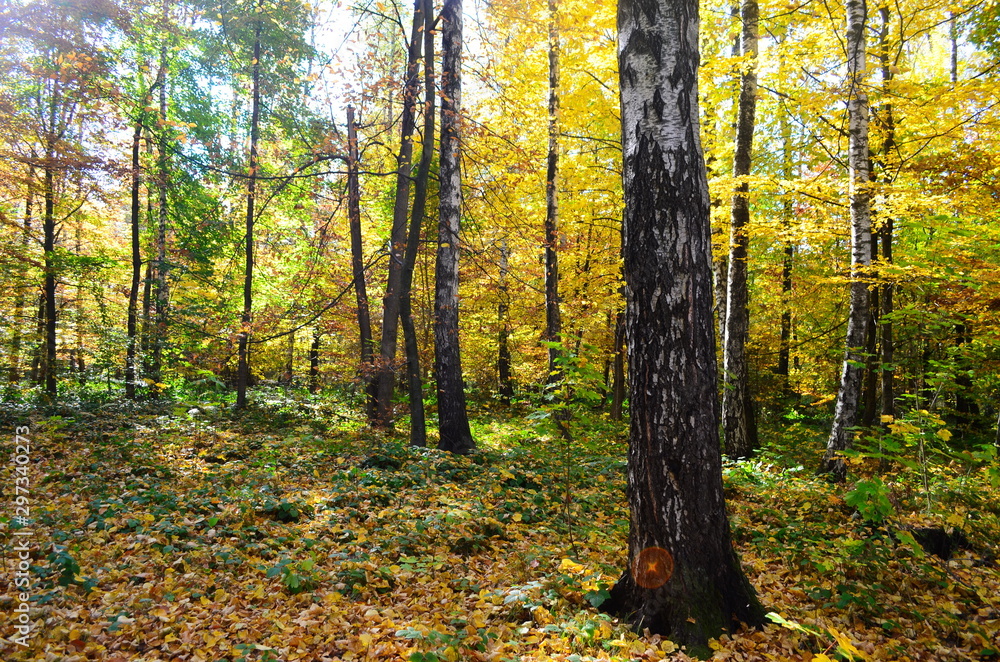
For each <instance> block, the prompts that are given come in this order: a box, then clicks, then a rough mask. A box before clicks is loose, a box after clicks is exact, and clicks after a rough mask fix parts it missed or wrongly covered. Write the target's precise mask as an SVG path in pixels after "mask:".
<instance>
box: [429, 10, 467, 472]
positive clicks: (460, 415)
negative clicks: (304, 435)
mask: <svg viewBox="0 0 1000 662" xmlns="http://www.w3.org/2000/svg"><path fill="white" fill-rule="evenodd" d="M441 39H442V43H443V56H442V66H441V166H440V167H441V170H440V179H441V189H440V198H441V200H440V207H439V212H440V213H439V218H438V247H437V263H436V267H435V273H434V275H435V290H434V349H435V361H434V373H435V376H436V378H437V396H438V429H439V431H440V441H439V442H438V448H440V449H441V450H447V451H451V452H453V453H467V452H469V451H470V450H472V449H473V448H475V446H476V443H475V441H474V440H473V438H472V432H471V431H470V429H469V416H468V413H467V411H466V407H465V382H464V381H463V379H462V354H461V350H460V348H459V341H458V328H459V325H458V258H459V252H460V239H459V230H460V221H461V209H462V174H461V168H460V160H461V144H460V124H461V122H460V119H461V115H460V113H461V94H462V79H461V67H462V0H445V3H444V8H443V9H442V10H441Z"/></svg>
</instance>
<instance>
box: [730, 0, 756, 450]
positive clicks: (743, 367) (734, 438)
mask: <svg viewBox="0 0 1000 662" xmlns="http://www.w3.org/2000/svg"><path fill="white" fill-rule="evenodd" d="M757 14H758V8H757V0H743V4H742V8H741V14H740V15H741V22H742V25H743V33H742V39H741V43H742V55H743V58H744V61H743V63H742V67H741V70H742V73H741V75H740V94H739V100H738V104H737V105H738V109H739V110H738V117H737V124H736V153H735V155H734V158H733V161H734V167H733V174H734V175H735V176H736V177H737V178H741V177H742V178H744V180H743V181H740V182H739V183H738V184H737V186H736V192H735V193H734V195H733V202H732V219H731V222H730V226H729V227H730V236H729V274H728V283H727V287H726V323H725V336H724V338H723V375H724V380H725V381H724V385H723V391H722V425H723V430H724V437H725V445H726V455H728V456H729V457H732V458H739V457H747V456H748V455H750V454H751V453H752V452H753V451H754V450H755V449H756V448H757V445H758V442H757V423H756V420H755V418H754V411H753V400H752V399H751V395H750V378H749V374H748V372H749V371H748V368H747V358H746V346H747V338H748V336H749V334H750V328H749V327H750V319H749V317H750V311H749V307H748V301H747V299H748V296H749V292H748V286H747V268H748V265H747V260H748V253H749V251H748V249H749V246H750V238H749V236H748V234H747V233H748V231H749V228H748V225H749V224H750V200H749V195H750V184H749V183H748V182H747V181H746V179H745V178H746V177H748V176H749V175H750V161H751V153H752V147H753V132H754V121H755V116H756V109H757V73H756V67H757V19H758V17H757Z"/></svg>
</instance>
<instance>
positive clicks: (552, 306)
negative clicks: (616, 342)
mask: <svg viewBox="0 0 1000 662" xmlns="http://www.w3.org/2000/svg"><path fill="white" fill-rule="evenodd" d="M548 2H549V151H548V156H547V157H546V170H545V340H547V341H548V342H550V343H557V342H559V341H560V339H561V338H560V334H561V332H562V318H561V315H560V310H559V254H558V253H557V252H556V249H557V248H558V246H559V0H548ZM559 354H560V348H559V347H557V346H552V345H550V346H549V373H548V375H547V377H546V380H545V381H546V382H547V383H550V384H551V383H553V382H555V381H557V379H558V377H559V368H558V360H559Z"/></svg>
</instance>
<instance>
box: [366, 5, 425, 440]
mask: <svg viewBox="0 0 1000 662" xmlns="http://www.w3.org/2000/svg"><path fill="white" fill-rule="evenodd" d="M423 28H424V12H423V0H415V4H414V7H413V28H412V30H411V32H410V48H409V51H408V54H407V58H406V84H405V87H404V90H403V116H402V118H401V119H400V138H399V156H398V157H397V158H396V197H395V201H394V204H393V210H392V231H391V235H390V239H389V244H390V245H389V277H388V280H387V282H386V286H385V298H384V299H383V300H382V302H383V303H382V342H381V357H380V359H379V363H378V373H377V377H376V380H375V381H376V384H377V387H376V388H377V390H376V399H375V403H376V404H375V420H374V423H375V424H376V425H377V426H379V427H382V428H391V427H392V419H393V414H392V392H393V390H394V388H395V385H396V366H395V362H396V341H397V338H398V335H399V308H400V298H401V297H402V293H403V271H404V261H405V259H406V258H405V255H406V238H407V224H406V221H407V218H408V217H409V213H408V212H409V210H410V169H411V165H412V163H413V132H414V130H415V128H416V106H417V94H418V93H419V90H420V76H419V72H420V50H421V38H420V37H421V34H420V33H421V31H422V30H423Z"/></svg>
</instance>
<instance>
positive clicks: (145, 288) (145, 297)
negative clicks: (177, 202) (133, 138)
mask: <svg viewBox="0 0 1000 662" xmlns="http://www.w3.org/2000/svg"><path fill="white" fill-rule="evenodd" d="M153 142H154V140H153V135H152V132H150V130H149V128H148V127H147V128H146V154H147V156H148V157H149V159H150V161H152V158H153ZM148 179H149V178H147V182H146V218H147V219H152V218H153V217H154V213H153V212H154V204H153V187H152V186H150V184H149V180H148ZM147 222H148V221H147ZM155 262H156V260H155V259H154V258H153V257H152V256H150V257H147V259H146V273H145V275H144V277H143V283H142V330H141V334H142V340H141V341H140V344H139V355H140V356H141V358H142V372H143V373H145V374H150V373H151V372H152V364H151V362H150V359H151V358H152V356H151V351H150V348H151V345H152V343H153V342H154V340H153V318H152V311H153V298H152V292H153V277H154V271H153V265H154V263H155Z"/></svg>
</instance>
